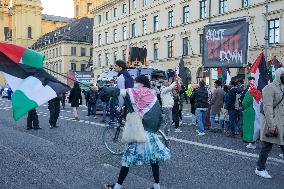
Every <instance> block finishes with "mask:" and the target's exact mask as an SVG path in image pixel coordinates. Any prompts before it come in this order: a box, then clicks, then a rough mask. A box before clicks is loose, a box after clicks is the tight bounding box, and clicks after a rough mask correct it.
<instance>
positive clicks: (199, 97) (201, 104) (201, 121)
mask: <svg viewBox="0 0 284 189" xmlns="http://www.w3.org/2000/svg"><path fill="white" fill-rule="evenodd" d="M199 87H200V88H199V89H197V90H196V91H195V92H194V93H193V94H192V96H191V100H192V101H193V102H194V108H195V116H196V120H197V125H198V130H197V133H198V136H204V135H205V132H204V131H205V118H206V115H207V111H208V106H209V103H208V90H207V89H206V88H205V82H204V81H203V80H201V81H200V82H199Z"/></svg>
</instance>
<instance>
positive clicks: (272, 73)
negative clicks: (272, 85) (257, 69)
mask: <svg viewBox="0 0 284 189" xmlns="http://www.w3.org/2000/svg"><path fill="white" fill-rule="evenodd" d="M281 67H283V65H282V63H281V62H279V61H278V60H277V58H276V56H274V57H273V59H272V60H270V62H269V71H270V81H271V82H272V81H273V80H274V79H275V71H276V70H277V69H278V68H281Z"/></svg>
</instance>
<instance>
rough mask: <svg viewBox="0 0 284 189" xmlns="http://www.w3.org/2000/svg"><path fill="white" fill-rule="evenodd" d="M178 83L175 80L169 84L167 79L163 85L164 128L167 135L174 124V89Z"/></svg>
mask: <svg viewBox="0 0 284 189" xmlns="http://www.w3.org/2000/svg"><path fill="white" fill-rule="evenodd" d="M176 85H177V83H176V82H173V83H172V84H171V85H169V81H168V80H165V81H164V83H163V86H162V87H161V98H162V105H163V113H164V124H165V125H164V129H165V133H166V134H167V135H168V134H169V131H170V126H171V124H172V109H173V106H174V97H173V93H172V91H173V89H174V88H175V87H176Z"/></svg>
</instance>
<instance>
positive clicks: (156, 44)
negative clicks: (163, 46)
mask: <svg viewBox="0 0 284 189" xmlns="http://www.w3.org/2000/svg"><path fill="white" fill-rule="evenodd" d="M158 50H159V47H158V43H154V60H158Z"/></svg>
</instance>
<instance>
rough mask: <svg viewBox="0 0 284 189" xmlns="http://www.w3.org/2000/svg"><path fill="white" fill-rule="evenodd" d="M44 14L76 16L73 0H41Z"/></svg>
mask: <svg viewBox="0 0 284 189" xmlns="http://www.w3.org/2000/svg"><path fill="white" fill-rule="evenodd" d="M41 4H42V7H43V11H42V13H43V14H49V15H55V16H62V17H69V18H73V17H74V7H73V0H41Z"/></svg>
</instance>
